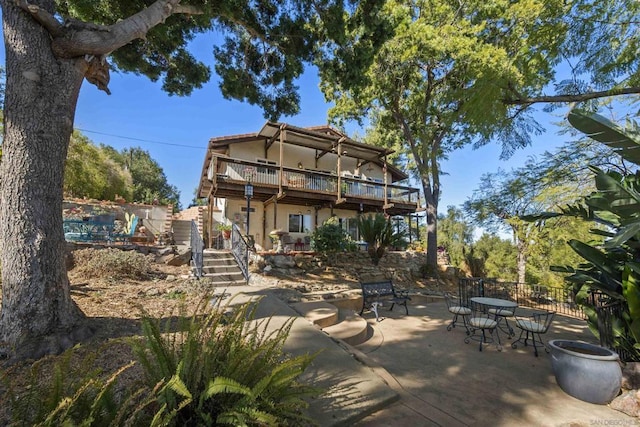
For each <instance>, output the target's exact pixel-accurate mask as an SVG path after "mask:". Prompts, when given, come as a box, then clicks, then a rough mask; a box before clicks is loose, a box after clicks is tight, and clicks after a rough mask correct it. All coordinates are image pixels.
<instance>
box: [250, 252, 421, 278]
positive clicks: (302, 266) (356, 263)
mask: <svg viewBox="0 0 640 427" xmlns="http://www.w3.org/2000/svg"><path fill="white" fill-rule="evenodd" d="M426 263H427V255H426V254H425V253H422V252H411V251H407V252H387V253H386V254H385V255H384V256H383V257H382V259H381V260H380V263H379V265H377V266H374V265H373V263H372V262H371V258H369V255H368V254H367V253H366V252H343V253H340V254H337V255H336V256H334V257H332V259H321V258H320V257H318V256H316V255H308V254H301V253H298V254H295V255H291V254H280V255H277V254H269V253H263V254H259V255H257V256H256V257H255V259H254V265H255V267H256V269H257V271H258V272H263V273H265V274H273V273H277V272H281V273H283V274H289V275H296V274H304V273H305V272H313V271H318V270H323V271H331V270H333V269H336V270H340V271H342V272H343V273H342V274H345V275H348V276H352V277H354V278H355V279H356V280H363V281H368V280H383V279H392V280H393V281H394V282H400V283H402V282H413V281H415V280H416V279H419V278H422V273H421V268H423V267H422V266H423V265H425V264H426Z"/></svg>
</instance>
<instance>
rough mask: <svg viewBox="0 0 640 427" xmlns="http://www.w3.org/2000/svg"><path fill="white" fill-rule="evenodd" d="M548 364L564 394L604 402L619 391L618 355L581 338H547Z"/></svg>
mask: <svg viewBox="0 0 640 427" xmlns="http://www.w3.org/2000/svg"><path fill="white" fill-rule="evenodd" d="M549 349H550V350H551V367H552V369H553V374H554V375H555V376H556V381H557V383H558V385H559V386H560V388H562V390H564V391H565V393H567V394H569V395H571V396H573V397H575V398H577V399H580V400H584V401H585V402H590V403H597V404H599V405H606V404H607V403H609V402H611V401H612V400H613V398H614V397H616V396H617V395H618V393H619V392H620V386H621V381H622V371H621V369H620V362H619V357H618V355H617V354H616V353H615V352H613V351H611V350H609V349H608V348H604V347H600V346H597V345H593V344H588V343H585V342H582V341H571V340H551V341H549Z"/></svg>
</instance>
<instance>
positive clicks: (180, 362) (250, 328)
mask: <svg viewBox="0 0 640 427" xmlns="http://www.w3.org/2000/svg"><path fill="white" fill-rule="evenodd" d="M203 306H211V304H210V303H209V302H208V301H204V302H203ZM255 310H256V303H246V304H243V305H241V306H237V307H232V306H222V305H221V303H220V302H218V303H217V304H215V306H214V307H213V308H210V309H208V310H205V314H204V315H202V314H196V315H194V316H192V317H191V318H187V317H185V316H184V315H183V316H181V317H180V319H181V320H180V321H179V322H178V325H177V332H174V330H175V328H176V325H175V324H172V323H171V322H167V323H166V324H165V325H164V326H163V325H162V324H161V323H160V321H159V320H155V319H150V318H145V319H143V330H144V334H145V337H146V340H145V341H144V342H142V343H140V342H134V349H135V352H136V354H137V356H138V358H139V360H140V363H141V364H142V366H143V368H144V371H145V374H146V381H147V384H148V386H149V388H153V389H154V390H155V392H154V393H155V396H156V398H157V401H158V403H159V408H158V409H157V410H156V412H155V414H154V416H153V425H301V424H304V425H312V424H313V421H312V420H310V419H309V418H307V417H306V416H304V415H303V414H302V413H301V411H302V409H304V408H306V406H307V404H306V402H305V401H304V400H303V397H305V396H309V395H311V394H314V393H316V392H317V390H314V389H312V388H310V387H308V386H305V385H302V384H300V383H298V382H297V378H298V377H299V376H300V374H302V373H303V372H304V370H305V369H306V368H307V366H308V365H309V363H311V361H312V360H313V356H310V355H306V354H305V355H300V356H285V355H284V353H283V349H282V347H283V345H284V342H285V340H286V339H287V337H288V335H289V331H290V329H291V325H292V323H293V319H290V320H288V321H287V322H286V323H285V324H284V325H283V326H282V327H281V328H274V329H273V331H272V332H268V330H269V322H270V320H269V319H267V320H263V321H257V320H255ZM198 312H200V311H198ZM163 331H164V333H163Z"/></svg>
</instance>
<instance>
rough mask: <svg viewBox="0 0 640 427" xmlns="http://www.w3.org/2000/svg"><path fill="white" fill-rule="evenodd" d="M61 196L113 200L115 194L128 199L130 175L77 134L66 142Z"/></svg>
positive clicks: (76, 132)
mask: <svg viewBox="0 0 640 427" xmlns="http://www.w3.org/2000/svg"><path fill="white" fill-rule="evenodd" d="M64 192H65V194H66V195H68V196H70V197H88V198H92V199H97V200H114V199H115V196H116V194H117V195H120V196H122V197H124V198H125V199H130V198H131V195H132V180H131V175H130V174H129V172H128V171H126V170H125V169H124V168H123V167H122V166H121V165H119V164H117V163H116V162H114V161H113V159H112V158H111V157H110V156H109V155H108V152H107V150H105V148H104V147H98V146H96V145H95V144H93V142H91V140H90V139H89V138H87V137H86V136H84V135H83V134H82V133H80V132H79V131H74V133H73V135H72V136H71V141H70V142H69V150H68V152H67V160H66V163H65V170H64Z"/></svg>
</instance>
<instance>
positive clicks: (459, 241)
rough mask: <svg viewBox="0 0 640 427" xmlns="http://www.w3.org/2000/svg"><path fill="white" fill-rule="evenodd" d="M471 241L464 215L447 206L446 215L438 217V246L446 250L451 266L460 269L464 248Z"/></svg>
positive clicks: (471, 232)
mask: <svg viewBox="0 0 640 427" xmlns="http://www.w3.org/2000/svg"><path fill="white" fill-rule="evenodd" d="M472 240H473V226H472V225H471V224H469V223H468V222H467V221H466V220H465V218H464V213H463V212H462V211H461V210H459V209H457V208H456V207H454V206H448V207H447V215H446V216H444V215H439V216H438V246H439V247H440V246H442V247H444V248H445V249H446V250H447V253H448V254H449V258H450V259H451V264H452V265H454V266H456V267H459V268H460V267H462V265H463V263H464V262H465V248H468V247H469V246H470V245H471V243H472ZM476 277H478V276H476ZM492 277H493V276H492Z"/></svg>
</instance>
